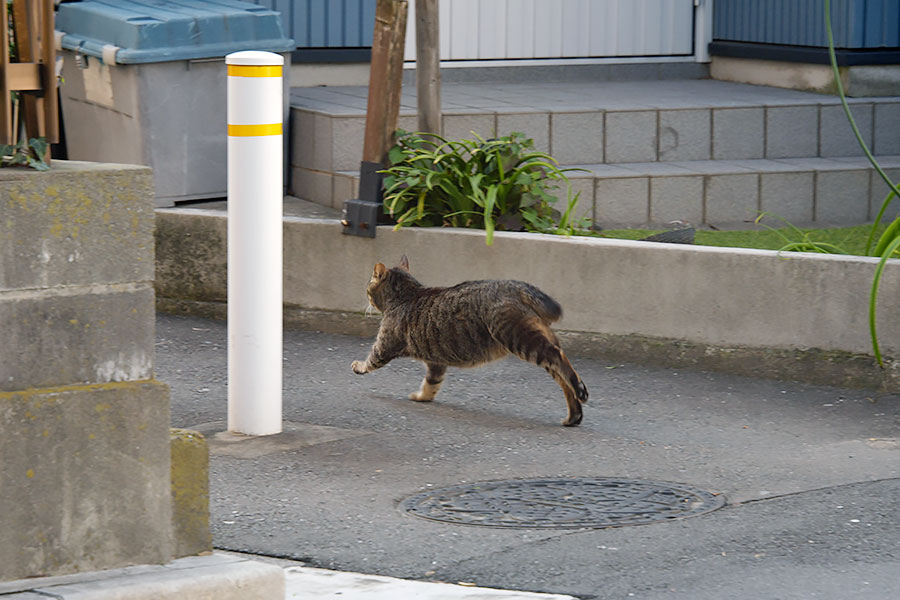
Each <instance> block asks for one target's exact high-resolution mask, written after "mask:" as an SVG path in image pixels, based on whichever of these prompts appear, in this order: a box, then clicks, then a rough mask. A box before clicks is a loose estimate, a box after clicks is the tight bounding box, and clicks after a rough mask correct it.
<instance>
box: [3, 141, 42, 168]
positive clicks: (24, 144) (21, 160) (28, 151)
mask: <svg viewBox="0 0 900 600" xmlns="http://www.w3.org/2000/svg"><path fill="white" fill-rule="evenodd" d="M47 147H48V144H47V140H46V139H44V138H31V139H30V140H27V141H26V140H25V139H24V138H23V139H20V140H19V142H18V143H17V144H15V145H10V144H0V167H15V166H28V167H31V168H32V169H37V170H38V171H46V170H47V169H49V168H50V166H49V165H48V164H47V163H46V162H44V157H45V156H47Z"/></svg>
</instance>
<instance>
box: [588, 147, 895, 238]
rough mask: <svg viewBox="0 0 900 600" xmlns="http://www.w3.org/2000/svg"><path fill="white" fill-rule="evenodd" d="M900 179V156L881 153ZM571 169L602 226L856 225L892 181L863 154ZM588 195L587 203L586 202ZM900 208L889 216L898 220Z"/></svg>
mask: <svg viewBox="0 0 900 600" xmlns="http://www.w3.org/2000/svg"><path fill="white" fill-rule="evenodd" d="M877 160H878V161H879V164H881V166H882V168H883V169H885V170H886V171H887V172H888V175H889V176H890V177H891V178H892V179H893V180H894V181H898V180H900V156H897V155H893V156H881V157H877ZM581 168H583V169H586V172H572V173H570V179H571V181H572V184H573V189H575V190H577V191H579V192H581V199H582V200H581V201H580V202H579V204H580V205H581V206H580V211H579V212H580V214H581V215H583V216H588V217H591V218H592V219H593V221H594V222H595V223H596V224H597V225H600V226H603V227H608V226H620V225H644V224H652V225H655V226H657V225H665V224H667V223H669V222H671V221H684V222H688V223H693V224H709V225H721V226H726V227H728V226H734V225H738V224H741V223H746V222H748V221H753V220H754V219H755V218H756V217H757V216H758V215H759V214H760V213H761V212H769V213H772V214H774V215H777V216H779V217H781V218H783V219H786V220H787V221H789V222H791V223H793V224H795V225H810V224H817V225H858V224H860V223H865V222H869V221H872V220H874V219H875V217H876V216H877V213H878V210H879V208H880V207H881V205H882V203H883V202H884V199H885V197H886V196H887V193H888V187H887V184H886V183H885V182H884V181H883V180H882V179H881V177H880V176H879V175H878V173H877V172H876V171H875V169H874V168H873V167H872V166H871V164H870V163H869V162H868V160H866V159H865V158H861V157H860V158H857V157H851V158H786V159H778V160H768V159H759V160H735V161H724V160H715V161H709V160H707V161H684V162H666V163H627V164H619V165H608V164H600V165H582V166H581ZM585 200H587V202H585ZM893 206H894V207H895V209H894V210H893V211H888V212H887V213H886V217H896V215H897V210H896V207H898V206H900V204H896V203H895V204H894V205H893Z"/></svg>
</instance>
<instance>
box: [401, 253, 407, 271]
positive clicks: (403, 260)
mask: <svg viewBox="0 0 900 600" xmlns="http://www.w3.org/2000/svg"><path fill="white" fill-rule="evenodd" d="M400 268H401V269H404V270H406V271H409V259H408V258H406V255H405V254H404V255H403V256H401V257H400Z"/></svg>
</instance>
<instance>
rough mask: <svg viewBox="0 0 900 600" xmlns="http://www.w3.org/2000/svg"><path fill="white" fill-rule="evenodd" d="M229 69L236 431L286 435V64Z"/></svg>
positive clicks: (231, 397) (273, 60)
mask: <svg viewBox="0 0 900 600" xmlns="http://www.w3.org/2000/svg"><path fill="white" fill-rule="evenodd" d="M225 64H226V65H227V69H228V431H231V432H234V433H242V434H246V435H271V434H274V433H281V421H282V415H281V393H282V385H281V375H282V366H281V361H282V337H281V334H282V326H281V317H282V282H281V276H282V230H281V228H282V201H283V195H282V181H283V162H282V160H283V146H282V139H283V135H282V134H283V131H282V120H283V111H282V109H283V102H284V100H283V95H282V92H283V88H282V69H283V65H284V58H283V57H282V56H280V55H278V54H274V53H272V52H255V51H247V52H235V53H233V54H229V55H228V56H226V57H225Z"/></svg>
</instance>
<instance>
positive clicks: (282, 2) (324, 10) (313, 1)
mask: <svg viewBox="0 0 900 600" xmlns="http://www.w3.org/2000/svg"><path fill="white" fill-rule="evenodd" d="M252 1H253V2H255V3H256V4H259V5H262V6H266V7H270V8H272V9H273V10H276V11H280V12H281V14H282V20H283V22H284V27H285V29H286V31H285V33H286V35H289V36H291V37H293V38H294V41H295V42H296V43H297V48H363V47H368V46H371V45H372V29H373V28H374V25H375V0H252Z"/></svg>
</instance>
